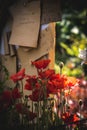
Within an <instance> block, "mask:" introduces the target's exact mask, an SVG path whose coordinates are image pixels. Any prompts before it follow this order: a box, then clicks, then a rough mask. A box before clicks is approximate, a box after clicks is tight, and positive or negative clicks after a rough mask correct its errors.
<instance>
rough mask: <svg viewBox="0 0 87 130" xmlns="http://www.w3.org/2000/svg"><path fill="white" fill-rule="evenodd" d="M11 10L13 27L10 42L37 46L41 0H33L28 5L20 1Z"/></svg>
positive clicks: (25, 45)
mask: <svg viewBox="0 0 87 130" xmlns="http://www.w3.org/2000/svg"><path fill="white" fill-rule="evenodd" d="M10 10H11V13H12V15H13V28H12V34H11V38H10V41H9V44H12V45H20V46H24V47H34V48H36V47H37V42H38V35H39V28H40V0H38V1H31V2H29V3H27V5H26V6H24V5H23V3H21V2H18V3H17V4H15V5H14V6H13V7H11V9H10Z"/></svg>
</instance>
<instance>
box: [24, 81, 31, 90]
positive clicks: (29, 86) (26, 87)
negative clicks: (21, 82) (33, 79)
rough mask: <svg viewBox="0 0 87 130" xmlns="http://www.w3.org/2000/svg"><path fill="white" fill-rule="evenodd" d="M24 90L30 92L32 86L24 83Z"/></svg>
mask: <svg viewBox="0 0 87 130" xmlns="http://www.w3.org/2000/svg"><path fill="white" fill-rule="evenodd" d="M24 89H26V90H32V86H31V84H30V83H29V82H26V84H25V86H24Z"/></svg>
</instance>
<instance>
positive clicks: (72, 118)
mask: <svg viewBox="0 0 87 130" xmlns="http://www.w3.org/2000/svg"><path fill="white" fill-rule="evenodd" d="M62 119H63V121H64V122H65V123H71V122H75V121H79V118H78V117H77V115H76V114H74V115H70V113H68V112H66V113H64V114H63V115H62Z"/></svg>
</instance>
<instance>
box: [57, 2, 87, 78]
mask: <svg viewBox="0 0 87 130" xmlns="http://www.w3.org/2000/svg"><path fill="white" fill-rule="evenodd" d="M85 2H86V1H85V0H83V1H81V0H80V1H78V0H77V3H74V1H72V0H67V1H66V2H64V0H62V2H61V3H62V4H61V9H62V19H61V21H59V22H57V23H56V58H55V59H56V63H55V70H56V72H59V66H58V64H59V62H61V61H62V62H64V68H63V74H67V75H69V76H75V77H82V76H83V70H82V67H81V62H82V61H81V59H80V58H79V57H78V54H79V49H82V50H83V49H85V48H87V4H86V3H87V2H86V3H85Z"/></svg>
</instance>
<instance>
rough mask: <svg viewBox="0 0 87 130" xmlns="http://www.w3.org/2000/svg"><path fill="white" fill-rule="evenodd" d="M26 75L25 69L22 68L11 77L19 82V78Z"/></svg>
mask: <svg viewBox="0 0 87 130" xmlns="http://www.w3.org/2000/svg"><path fill="white" fill-rule="evenodd" d="M24 77H25V69H22V70H20V71H19V72H18V73H16V74H14V75H12V76H11V77H10V78H11V79H12V80H13V81H14V82H17V81H18V80H22V79H23V78H24Z"/></svg>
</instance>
